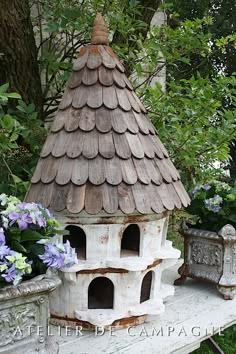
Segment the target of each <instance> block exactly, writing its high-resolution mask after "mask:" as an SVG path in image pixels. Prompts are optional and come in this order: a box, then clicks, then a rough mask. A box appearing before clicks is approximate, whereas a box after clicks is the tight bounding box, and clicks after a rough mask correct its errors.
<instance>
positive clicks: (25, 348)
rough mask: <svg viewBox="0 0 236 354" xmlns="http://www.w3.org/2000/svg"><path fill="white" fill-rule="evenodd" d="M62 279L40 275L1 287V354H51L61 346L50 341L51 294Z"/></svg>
mask: <svg viewBox="0 0 236 354" xmlns="http://www.w3.org/2000/svg"><path fill="white" fill-rule="evenodd" d="M59 284H60V279H59V278H56V277H48V276H47V275H40V276H38V277H35V278H34V279H32V280H30V281H24V282H22V283H21V284H19V285H17V286H6V287H4V288H2V289H0V353H3V354H12V353H17V354H35V353H40V354H49V353H53V354H55V353H57V352H58V346H57V345H56V343H55V342H53V340H52V339H51V338H50V340H48V336H47V333H48V319H49V300H48V295H49V293H50V292H51V291H52V290H54V289H55V288H56V287H57V286H58V285H59Z"/></svg>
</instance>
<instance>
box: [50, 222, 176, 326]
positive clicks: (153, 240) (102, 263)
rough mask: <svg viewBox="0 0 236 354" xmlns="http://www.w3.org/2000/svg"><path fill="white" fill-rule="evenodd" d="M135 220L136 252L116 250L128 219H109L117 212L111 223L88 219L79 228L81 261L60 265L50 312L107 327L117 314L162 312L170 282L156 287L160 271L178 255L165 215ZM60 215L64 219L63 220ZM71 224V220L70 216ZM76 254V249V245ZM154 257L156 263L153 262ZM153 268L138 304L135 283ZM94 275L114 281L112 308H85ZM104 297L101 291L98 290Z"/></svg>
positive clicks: (139, 287)
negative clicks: (145, 295)
mask: <svg viewBox="0 0 236 354" xmlns="http://www.w3.org/2000/svg"><path fill="white" fill-rule="evenodd" d="M150 219H151V220H149V216H147V220H146V221H143V220H142V219H141V222H135V221H136V220H137V219H134V222H135V224H136V225H138V227H139V230H140V252H139V256H138V255H137V253H135V252H134V251H130V250H122V252H121V238H122V234H123V233H124V231H125V229H126V228H127V227H128V226H129V225H130V224H131V223H130V221H131V220H130V219H129V222H126V223H123V222H121V223H119V222H117V223H115V221H117V220H119V221H122V217H121V216H118V217H117V219H116V217H113V220H112V221H113V223H110V224H107V223H105V224H94V220H93V219H91V218H90V219H86V220H89V221H91V222H90V223H89V224H87V225H86V224H85V223H83V224H82V225H81V224H80V225H79V227H80V228H82V229H83V230H84V232H85V234H86V260H79V264H78V265H75V266H73V267H71V268H65V269H63V270H62V271H61V272H60V278H61V280H62V285H61V286H60V288H58V290H56V291H55V292H54V293H53V294H52V295H51V298H50V309H51V313H52V314H54V315H56V316H59V317H69V318H75V319H79V320H83V321H88V322H90V323H92V324H94V325H99V326H101V325H102V326H108V325H111V324H112V323H113V322H114V321H115V320H118V319H120V318H125V317H130V316H138V315H155V314H160V313H161V312H163V311H164V308H165V307H164V305H163V299H164V298H165V297H166V296H169V295H173V293H174V290H173V287H165V286H162V283H161V276H162V271H163V270H164V269H165V268H167V267H168V266H171V265H172V264H173V263H175V262H176V260H177V259H178V258H179V256H180V252H179V251H178V250H175V249H173V247H172V243H171V242H170V241H167V240H166V233H167V225H168V219H167V218H166V217H164V218H160V219H159V218H157V219H156V220H153V218H152V217H151V218H150ZM67 221H68V220H66V218H65V219H64V222H65V223H64V224H65V225H68V223H67ZM71 225H77V226H78V224H77V220H73V223H72V224H71ZM78 254H80V250H79V249H78ZM158 259H160V261H161V263H159V264H155V263H154V262H155V261H157V260H158ZM101 268H103V269H107V268H115V269H124V270H125V271H126V272H109V270H107V272H106V273H105V274H104V275H103V274H100V272H99V271H98V272H92V270H96V269H101ZM81 270H91V273H86V274H77V272H79V271H81ZM149 271H152V272H153V276H152V284H151V292H150V299H149V300H147V301H145V302H143V303H141V304H140V295H141V287H142V281H143V278H144V276H145V275H146V274H147V273H148V272H149ZM97 277H107V278H108V279H110V280H111V281H112V283H113V285H114V299H113V302H114V303H113V309H88V289H89V285H90V283H91V282H92V281H93V280H94V279H95V278H97ZM104 296H106V294H104Z"/></svg>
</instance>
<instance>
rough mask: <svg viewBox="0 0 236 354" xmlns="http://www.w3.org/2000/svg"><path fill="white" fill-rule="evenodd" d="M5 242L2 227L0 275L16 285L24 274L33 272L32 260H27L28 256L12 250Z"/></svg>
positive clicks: (0, 233) (0, 232) (0, 234)
mask: <svg viewBox="0 0 236 354" xmlns="http://www.w3.org/2000/svg"><path fill="white" fill-rule="evenodd" d="M5 242H6V239H5V235H4V231H3V229H2V228H0V277H2V278H3V279H4V280H5V281H6V282H8V283H10V282H13V284H14V285H16V284H18V283H19V282H20V281H21V280H22V277H23V275H25V274H30V273H31V271H32V268H31V264H32V262H27V258H26V257H24V256H23V255H22V254H21V253H18V252H15V251H12V250H11V249H10V248H9V247H8V246H6V244H5Z"/></svg>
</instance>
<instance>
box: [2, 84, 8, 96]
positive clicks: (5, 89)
mask: <svg viewBox="0 0 236 354" xmlns="http://www.w3.org/2000/svg"><path fill="white" fill-rule="evenodd" d="M8 88H9V83H8V82H7V83H6V84H4V85H1V86H0V95H1V94H3V93H5V92H6V91H7V90H8Z"/></svg>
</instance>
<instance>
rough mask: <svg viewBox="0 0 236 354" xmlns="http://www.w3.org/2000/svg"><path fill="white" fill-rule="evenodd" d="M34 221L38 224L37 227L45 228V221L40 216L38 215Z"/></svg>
mask: <svg viewBox="0 0 236 354" xmlns="http://www.w3.org/2000/svg"><path fill="white" fill-rule="evenodd" d="M36 220H37V223H38V225H39V227H45V226H46V220H45V219H44V218H43V217H42V216H41V215H38V216H37V217H36Z"/></svg>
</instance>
